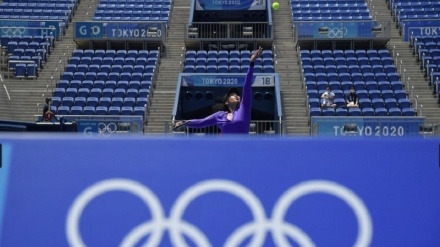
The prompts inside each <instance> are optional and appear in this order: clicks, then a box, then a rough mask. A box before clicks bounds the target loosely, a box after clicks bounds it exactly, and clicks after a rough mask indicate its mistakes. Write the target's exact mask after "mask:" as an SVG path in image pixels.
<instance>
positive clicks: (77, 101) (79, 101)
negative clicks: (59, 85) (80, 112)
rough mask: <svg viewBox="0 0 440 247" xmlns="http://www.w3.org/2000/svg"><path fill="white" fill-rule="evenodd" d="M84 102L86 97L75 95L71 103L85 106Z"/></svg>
mask: <svg viewBox="0 0 440 247" xmlns="http://www.w3.org/2000/svg"><path fill="white" fill-rule="evenodd" d="M86 102H87V98H85V97H76V98H74V102H73V105H74V106H81V107H84V106H86Z"/></svg>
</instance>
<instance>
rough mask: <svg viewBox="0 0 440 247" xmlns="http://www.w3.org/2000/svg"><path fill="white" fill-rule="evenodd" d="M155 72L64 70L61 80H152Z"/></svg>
mask: <svg viewBox="0 0 440 247" xmlns="http://www.w3.org/2000/svg"><path fill="white" fill-rule="evenodd" d="M153 76H154V74H153V73H126V72H122V73H118V72H110V73H105V72H99V73H94V72H87V73H83V72H75V73H72V72H63V74H62V75H61V80H67V81H72V80H78V81H84V80H91V81H95V80H100V81H151V80H152V79H153Z"/></svg>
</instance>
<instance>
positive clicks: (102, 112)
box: [95, 106, 108, 115]
mask: <svg viewBox="0 0 440 247" xmlns="http://www.w3.org/2000/svg"><path fill="white" fill-rule="evenodd" d="M107 113H108V107H105V106H98V107H96V110H95V115H107Z"/></svg>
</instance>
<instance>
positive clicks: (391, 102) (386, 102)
mask: <svg viewBox="0 0 440 247" xmlns="http://www.w3.org/2000/svg"><path fill="white" fill-rule="evenodd" d="M334 103H335V104H336V107H337V108H339V107H343V106H345V99H343V98H336V99H335V100H334ZM308 104H309V107H310V108H315V107H321V101H320V100H319V99H317V98H310V99H308ZM359 108H360V109H361V110H362V109H365V108H373V109H378V108H385V109H387V110H390V109H393V108H398V109H400V110H404V109H407V108H411V102H410V101H409V100H408V99H406V98H403V99H398V100H396V99H394V98H388V99H382V98H375V99H369V98H362V99H359Z"/></svg>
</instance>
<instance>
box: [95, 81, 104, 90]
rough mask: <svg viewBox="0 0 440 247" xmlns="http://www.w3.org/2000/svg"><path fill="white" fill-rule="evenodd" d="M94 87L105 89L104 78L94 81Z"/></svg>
mask: <svg viewBox="0 0 440 247" xmlns="http://www.w3.org/2000/svg"><path fill="white" fill-rule="evenodd" d="M93 88H96V89H104V88H105V81H104V80H96V81H94V82H93Z"/></svg>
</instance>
